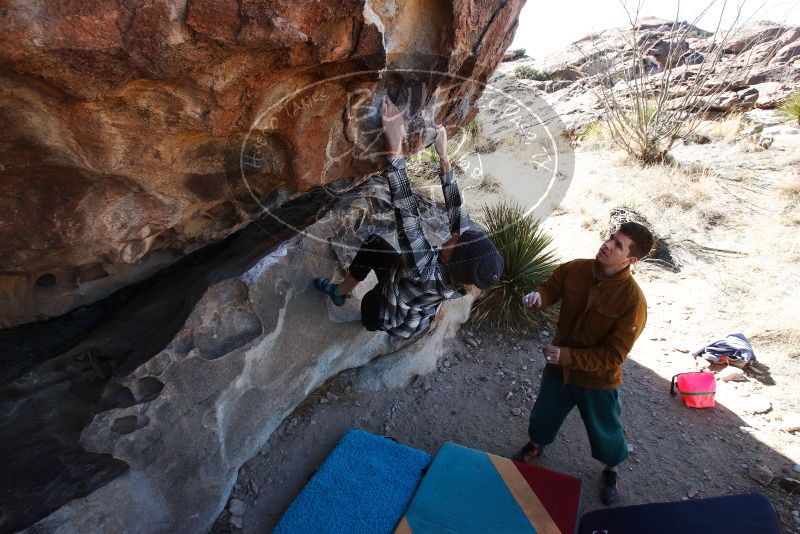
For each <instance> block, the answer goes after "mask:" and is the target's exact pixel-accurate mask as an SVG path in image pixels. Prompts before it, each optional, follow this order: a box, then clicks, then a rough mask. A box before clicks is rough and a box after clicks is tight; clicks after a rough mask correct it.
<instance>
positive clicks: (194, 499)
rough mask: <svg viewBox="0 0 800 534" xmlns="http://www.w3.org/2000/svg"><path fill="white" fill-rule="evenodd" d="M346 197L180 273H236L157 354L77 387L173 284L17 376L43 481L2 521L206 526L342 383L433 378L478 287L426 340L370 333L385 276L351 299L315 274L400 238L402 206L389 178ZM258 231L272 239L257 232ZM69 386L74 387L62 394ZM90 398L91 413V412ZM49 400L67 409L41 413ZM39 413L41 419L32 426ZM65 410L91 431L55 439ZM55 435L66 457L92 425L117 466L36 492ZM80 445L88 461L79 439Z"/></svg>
mask: <svg viewBox="0 0 800 534" xmlns="http://www.w3.org/2000/svg"><path fill="white" fill-rule="evenodd" d="M335 196H336V197H337V198H336V200H335V201H334V203H333V205H332V206H331V207H330V209H329V210H328V211H326V212H324V215H323V216H322V217H321V218H319V219H318V220H317V221H316V222H314V223H313V224H311V225H310V226H307V227H305V228H304V229H303V230H302V231H301V232H300V233H298V234H296V235H295V236H294V237H292V238H290V239H288V240H285V241H283V242H282V243H281V244H280V245H279V246H278V247H277V248H274V249H273V250H272V251H271V252H269V253H268V254H264V255H260V256H254V257H253V258H251V259H250V260H249V261H248V262H247V263H246V264H244V268H241V266H242V264H241V254H232V253H230V254H228V253H223V254H221V257H220V258H217V259H215V260H213V261H207V262H205V263H204V264H202V265H200V266H198V267H197V268H193V269H190V270H189V271H188V272H185V273H177V275H176V279H181V280H190V279H192V278H193V277H194V278H198V277H199V276H200V274H201V271H197V270H195V269H203V268H205V266H206V265H208V264H212V265H213V267H212V269H213V271H214V272H224V273H227V274H226V276H225V277H224V278H223V279H221V280H218V281H216V282H214V283H212V284H211V285H210V286H208V287H207V288H206V289H205V290H204V291H202V292H201V296H200V297H199V299H198V300H197V302H196V303H194V304H193V305H192V306H191V311H190V313H189V314H188V316H187V317H185V319H184V320H183V322H182V326H180V327H179V328H178V330H177V332H176V333H175V334H174V335H173V336H172V339H171V340H170V341H169V342H168V343H167V344H166V346H164V347H163V348H162V349H161V350H159V351H157V352H156V353H155V354H150V355H148V356H147V357H146V358H142V359H141V360H142V361H141V362H139V363H136V362H128V364H131V363H132V365H127V366H126V365H121V366H119V369H120V372H112V373H110V374H111V376H110V377H109V376H106V377H105V378H99V377H93V378H92V381H91V382H89V383H87V384H86V385H85V386H84V387H82V388H78V387H76V384H79V383H80V382H79V380H78V377H77V374H78V371H77V370H76V369H74V367H71V362H72V361H73V360H74V357H75V355H77V354H83V353H85V351H87V350H88V349H89V348H91V350H92V351H93V352H94V355H95V356H94V360H97V359H98V358H97V355H99V354H101V353H103V352H104V351H105V352H113V351H114V350H115V347H116V346H117V345H116V344H118V339H117V338H118V337H126V336H130V335H132V333H131V331H130V330H129V331H128V332H127V333H126V331H125V330H124V329H125V328H128V329H131V328H136V325H137V323H139V322H141V318H142V314H141V313H140V312H144V313H146V312H147V311H149V310H150V309H151V308H150V306H152V303H150V304H147V303H148V301H152V300H155V301H158V300H159V298H160V297H159V296H158V293H157V292H156V291H157V290H158V287H156V288H154V290H153V292H156V293H155V296H154V295H153V294H151V295H150V297H149V298H148V299H141V300H142V302H144V303H145V304H144V306H145V308H144V309H143V310H140V309H133V310H130V309H129V310H125V311H121V312H119V313H118V315H119V320H118V322H117V323H116V326H111V327H109V328H101V329H100V330H99V331H97V332H94V333H93V334H92V335H91V336H89V337H88V338H87V339H85V340H84V341H83V342H82V343H80V344H79V345H78V346H77V347H75V348H74V349H72V350H70V351H68V352H67V353H65V354H63V355H61V356H59V357H57V358H55V359H51V360H50V361H48V362H45V363H44V364H42V365H40V366H39V367H37V368H35V369H32V370H31V371H30V372H28V373H26V374H25V375H24V376H22V377H20V378H19V379H18V380H16V381H15V382H14V383H12V384H11V385H10V387H9V388H8V389H6V390H5V391H4V392H3V397H2V398H4V399H5V401H6V402H7V403H9V405H12V404H13V405H15V406H17V407H18V409H16V410H13V411H8V412H3V413H2V414H0V415H2V418H0V423H2V425H3V428H4V429H8V432H9V436H11V435H17V434H20V435H25V440H27V442H29V443H31V444H32V445H34V447H33V448H32V449H31V450H27V449H20V448H14V447H12V444H11V443H5V444H4V445H3V446H4V447H5V448H4V449H3V450H2V452H3V453H4V454H3V455H4V462H5V465H6V467H7V468H8V469H9V473H12V472H13V473H17V472H20V471H21V472H22V473H24V474H25V476H28V477H31V479H30V482H28V483H27V485H24V486H22V487H20V488H19V491H18V494H17V495H16V496H15V499H16V500H15V501H14V503H16V506H14V507H13V508H9V509H0V512H1V513H0V529H3V530H5V529H6V528H8V527H10V526H14V527H16V528H19V527H21V526H27V525H29V524H30V523H31V521H32V520H36V519H40V518H41V517H42V516H44V515H46V514H47V513H48V512H50V511H52V510H48V509H42V508H41V507H42V506H45V504H46V505H47V506H49V507H50V508H51V509H55V510H54V511H53V513H51V514H50V515H48V516H47V517H45V518H43V519H41V520H40V521H39V522H38V523H37V524H36V525H35V526H34V527H33V528H32V529H31V532H64V533H82V532H98V533H100V532H107V533H117V532H127V533H157V532H175V533H182V532H185V533H195V532H203V531H205V530H206V529H208V528H209V526H210V525H211V524H212V522H213V521H214V519H215V518H216V517H217V515H218V514H219V513H220V512H221V511H222V509H223V507H224V505H225V502H226V500H227V498H228V495H229V493H230V491H231V489H232V487H233V484H234V482H235V480H236V476H237V472H238V470H239V468H240V467H241V466H242V464H243V463H244V462H245V461H247V460H248V459H250V458H251V457H252V456H253V455H254V454H256V452H257V451H258V450H259V449H260V448H261V447H262V446H263V445H264V443H265V442H266V440H267V439H268V438H269V436H270V434H271V433H272V432H273V431H274V430H275V428H276V427H277V426H278V425H279V424H280V423H281V421H282V420H283V419H284V418H285V417H286V416H287V415H289V414H290V413H291V412H292V411H293V410H294V409H295V408H296V407H297V406H298V404H300V403H301V402H302V401H303V400H304V399H305V398H306V397H307V396H308V395H309V393H311V392H312V391H313V390H314V389H316V388H318V387H319V386H321V385H323V384H324V383H325V381H326V380H328V379H329V378H331V377H332V376H334V375H336V374H337V373H339V372H341V371H343V370H345V369H350V368H356V367H361V366H364V365H365V364H368V363H369V362H370V361H371V360H373V359H375V358H376V357H379V356H383V358H380V359H379V360H378V362H377V363H376V364H375V365H374V367H367V368H366V369H365V370H364V371H363V373H362V374H363V379H362V380H361V382H362V384H363V387H371V388H385V387H396V386H402V385H404V384H407V383H408V382H409V381H410V380H411V379H412V378H413V377H414V376H415V375H417V374H425V373H429V372H431V371H433V370H434V369H435V367H436V361H437V359H438V358H440V357H441V356H442V355H443V354H444V351H445V348H444V346H443V345H444V343H445V342H446V341H447V340H448V339H449V338H450V337H451V336H452V335H454V333H455V331H456V329H457V327H458V325H459V324H460V323H462V322H464V321H465V320H466V319H467V317H468V315H469V310H470V307H471V302H472V296H471V295H467V296H465V297H462V298H459V299H455V300H451V301H447V302H445V303H444V304H443V305H442V306H441V308H440V310H439V313H438V314H437V317H436V319H435V321H434V322H433V324H432V326H431V328H430V329H429V330H428V331H427V332H426V333H425V334H423V335H421V336H420V337H418V338H416V339H412V340H406V341H397V340H394V339H393V338H391V337H390V336H388V335H387V334H385V333H382V332H367V331H366V330H364V328H363V327H362V325H361V322H360V312H359V310H360V298H361V297H362V296H363V295H364V293H365V292H366V291H367V290H368V289H369V288H370V287H371V286H372V285H374V283H375V282H376V280H375V278H374V275H372V274H371V275H370V278H368V279H367V280H366V281H365V283H363V284H362V285H360V286H359V288H358V291H357V292H356V293H355V298H352V299H349V300H348V302H347V304H346V305H345V306H344V307H342V308H337V307H335V306H333V305H332V303H331V302H330V301H329V299H328V298H326V297H324V296H323V295H321V294H320V293H319V292H318V291H316V290H315V289H314V287H313V284H312V283H311V280H312V278H313V277H315V276H318V275H327V276H342V274H343V270H342V268H343V267H344V266H346V265H347V264H348V263H349V262H350V260H351V259H352V258H353V256H354V255H355V253H356V251H357V248H358V246H359V244H360V243H361V241H362V240H363V239H364V238H365V237H366V236H367V235H369V234H370V233H379V234H381V235H383V236H384V237H385V238H386V239H387V240H389V241H390V242H392V243H393V244H394V245H395V246H397V238H396V233H395V230H394V228H395V227H394V211H393V209H392V208H391V204H390V202H389V192H388V187H387V185H386V182H385V180H384V179H382V178H374V179H371V180H368V181H367V182H365V183H364V184H362V185H361V186H359V187H358V188H356V189H353V190H350V191H347V192H345V193H336V195H335ZM420 203H421V206H422V210H421V214H422V219H423V226H424V228H425V230H426V234H427V235H428V237H429V239H430V240H431V242H432V243H434V244H437V245H438V244H440V243H441V242H442V241H443V240H444V239H446V238H447V237H448V236H449V230H448V227H447V217H446V214H445V213H443V212H442V211H441V210H440V209H439V208H437V207H436V206H434V205H433V204H432V203H431V202H430V201H428V200H426V199H425V198H423V197H420ZM249 230H255V231H256V232H255V234H254V235H256V236H257V235H259V234H258V230H259V228H258V227H257V226H256V227H255V228H248V231H249ZM250 243H252V241H251V242H250ZM250 243H247V244H248V245H249V244H250ZM175 290H176V294H175V295H169V296H168V298H170V299H173V298H175V297H177V296H183V297H184V298H188V297H187V296H186V293H187V292H186V291H184V290H183V288H181V287H177V288H175ZM166 291H170V290H169V289H167V290H166ZM151 293H152V292H151ZM161 298H165V297H161ZM161 304H162V305H163V303H161ZM137 314H138V315H137ZM158 328H159V325H158V324H157V323H155V322H154V321H152V322H151V324H150V325H149V328H148V329H147V330H145V331H146V332H148V334H149V335H150V336H155V335H156V333H157V330H158ZM100 364H102V362H100ZM88 367H90V366H88ZM100 367H102V365H100ZM126 367H131V368H130V370H129V371H128V370H127V369H126ZM86 373H91V369H87V370H86ZM102 380H106V382H104V383H103V385H102V387H100V391H101V392H102V393H101V394H98V395H95V396H94V397H92V396H91V392H92V388H91V387H90V384H94V386H95V388H97V387H99V386H98V385H97V382H98V381H102ZM65 381H69V382H72V384H73V387H72V388H70V387H66V388H61V387H55V385H58V384H63V383H65ZM92 399H93V400H92ZM87 402H90V403H92V405H91V406H89V407H88V408H86V409H87V410H88V412H86V411H84V412H79V408H80V407H81V406H84V405H85V404H86V403H87ZM37 403H38V405H39V406H41V405H43V404H45V403H46V404H49V405H53V406H54V408H53V409H50V410H46V411H41V410H36V407H37ZM55 405H58V407H57V408H56V407H55ZM70 406H72V408H70ZM29 409H33V410H34V411H35V412H34V413H35V414H36V417H37V418H38V419H37V421H38V422H35V423H34V422H32V421H31V417H30V416H31V412H29V411H28V410H29ZM65 414H69V415H70V418H71V419H73V420H76V421H77V424H78V425H81V423H80V421H81V419H82V418H84V419H85V421H86V423H84V425H85V426H84V427H83V428H82V430H81V428H80V426H78V427H77V428H78V431H75V430H74V427H73V432H72V434H70V435H66V433H61V434H58V435H54V430H53V427H57V426H58V424H59V421H60V419H61V418H62V417H64V416H65ZM20 429H26V432H22V431H20ZM43 432H49V434H47V436H48V437H49V441H55V442H58V441H60V442H61V444H60V446H59V445H54V446H53V447H52V450H49V453H50V454H52V455H53V456H54V457H63V456H67V455H66V454H65V453H64V450H65V448H66V447H67V446H68V445H69V444H70V443H71V442H73V441H76V440H77V438H78V432H79V435H80V443H79V445H80V447H82V448H84V449H85V450H86V452H82V454H84V455H85V454H87V453H89V454H91V455H92V456H91V458H94V459H95V462H96V463H98V462H99V463H103V466H104V469H103V470H100V469H92V468H91V463H90V462H89V461H87V460H83V461H81V462H79V463H78V464H76V465H71V464H68V463H67V464H65V465H63V466H59V467H58V469H60V471H59V472H56V473H52V479H51V480H49V481H47V482H45V481H41V480H40V481H39V486H41V487H31V486H34V485H35V483H34V482H33V477H32V476H31V473H32V472H33V471H34V470H35V469H36V466H37V465H38V464H37V462H41V461H42V459H41V455H40V453H39V449H37V448H36V447H38V446H39V445H38V444H39V443H41V442H42V441H43V440H42V437H43V434H42V433H43ZM12 441H13V440H12ZM23 441H24V440H23ZM69 446H70V447H72V448H71V450H72V451H73V452H72V453H71V454H72V456H77V455H78V453H79V452H80V451H78V444H77V443H73V444H72V445H69ZM111 459H113V462H112V461H111ZM100 460H103V461H102V462H100ZM25 461H27V462H28V467H25V466H24V465H23V463H24V462H25ZM25 491H28V492H29V493H27V494H26V493H25ZM45 501H49V502H47V503H45ZM36 506H40V508H39V509H38V510H35V509H32V508H35V507H36ZM37 514H38V517H37Z"/></svg>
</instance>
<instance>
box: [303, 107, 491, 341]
mask: <svg viewBox="0 0 800 534" xmlns="http://www.w3.org/2000/svg"><path fill="white" fill-rule="evenodd" d="M381 118H382V120H383V135H384V138H385V141H386V145H387V156H388V160H389V161H388V163H389V165H388V168H387V170H386V172H385V176H386V178H387V180H388V181H389V188H390V190H391V197H392V206H393V207H394V213H395V217H396V220H397V224H396V227H397V241H398V243H399V244H400V252H398V251H397V250H395V249H394V247H393V246H392V245H391V244H389V242H387V241H386V240H385V239H384V238H382V237H381V236H379V235H377V234H373V235H370V236H369V237H367V239H366V240H365V241H364V242H363V243H362V245H361V248H360V249H359V251H358V253H357V254H356V256H355V258H353V261H352V263H351V264H350V267H349V269H348V272H347V276H346V278H345V279H344V281H342V282H341V283H340V284H334V283H332V282H331V281H330V280H329V279H327V278H324V277H319V278H316V279H314V285H315V287H316V288H317V289H318V290H320V291H322V292H324V293H326V294H327V295H328V296H329V297H330V298H331V300H332V301H333V303H334V304H335V305H336V306H342V305H343V304H344V303H345V299H346V298H348V297H349V296H350V293H351V292H352V291H353V289H354V288H355V287H356V286H357V285H358V284H359V282H362V281H363V280H364V279H365V278H366V277H367V275H368V274H369V272H370V271H375V275H376V276H377V278H378V284H377V285H376V286H375V287H373V288H372V289H371V290H370V291H369V292H368V293H367V294H366V295H364V298H363V299H362V300H361V322H362V324H363V325H364V327H365V328H366V329H367V330H369V331H376V330H383V331H385V332H387V333H388V334H389V335H391V336H393V337H398V338H402V339H408V338H410V337H412V336H414V335H416V334H419V333H421V332H423V331H424V330H425V329H426V328H427V327H428V326H429V325H430V323H431V321H432V320H433V317H434V316H435V315H436V311H437V310H438V308H439V304H441V303H442V302H443V301H444V300H447V299H452V298H457V297H461V296H463V295H465V294H466V293H467V286H470V285H475V286H477V287H479V288H481V289H485V288H487V287H489V286H490V285H492V284H493V283H495V282H497V281H498V280H499V279H500V276H501V275H502V274H503V258H502V257H501V256H500V254H499V253H498V252H497V249H496V248H495V247H494V245H493V244H492V242H491V241H490V240H489V239H488V238H487V237H486V235H485V234H484V233H483V232H482V231H481V230H479V229H475V228H471V227H470V221H469V216H468V215H467V211H466V209H465V207H464V199H463V198H462V196H461V191H460V190H459V188H458V183H457V182H456V179H455V177H454V176H453V171H452V169H451V168H450V161H449V159H448V157H447V132H446V131H445V129H444V126H441V125H439V126H437V127H436V130H437V131H436V139H435V141H434V146H435V148H436V153H437V154H438V155H439V160H440V161H439V171H440V178H441V182H442V190H443V191H444V198H445V204H446V207H447V215H448V217H449V219H450V232H451V236H450V238H449V239H448V240H447V241H445V243H444V244H442V247H441V250H437V249H436V248H435V247H433V246H431V244H430V243H429V242H428V240H427V239H426V237H425V233H424V231H423V229H422V225H421V224H420V215H419V207H418V205H417V199H416V198H415V197H414V195H413V194H412V192H411V185H410V183H409V180H408V175H407V174H406V161H405V159H404V157H403V151H402V144H403V138H404V135H405V134H404V131H405V126H404V122H403V116H402V114H401V113H400V111H399V110H398V109H397V107H396V106H395V105H394V104H393V103H392V102H391V101H390V100H389V99H388V97H384V98H383V103H382V106H381Z"/></svg>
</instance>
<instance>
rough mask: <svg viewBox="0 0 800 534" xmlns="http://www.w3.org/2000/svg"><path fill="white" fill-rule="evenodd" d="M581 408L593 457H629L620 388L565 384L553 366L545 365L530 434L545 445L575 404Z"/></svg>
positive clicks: (609, 461) (608, 460) (614, 461)
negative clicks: (622, 418)
mask: <svg viewBox="0 0 800 534" xmlns="http://www.w3.org/2000/svg"><path fill="white" fill-rule="evenodd" d="M576 405H577V406H578V410H579V411H580V412H581V418H582V419H583V424H584V426H586V433H587V434H588V435H589V444H590V445H591V447H592V457H593V458H595V459H596V460H599V461H601V462H603V463H604V464H605V465H608V466H615V465H618V464H620V463H622V461H623V460H625V458H627V457H628V444H627V443H625V436H624V434H623V432H622V424H621V423H620V421H619V416H620V414H621V413H622V408H621V407H620V405H619V389H618V388H614V389H589V388H581V387H578V386H573V385H570V384H564V379H563V377H562V376H561V374H560V373H559V372H558V371H556V370H555V369H554V368H553V366H550V365H548V366H545V368H544V372H543V373H542V385H541V387H540V388H539V396H538V397H537V398H536V404H534V406H533V410H532V411H531V419H530V425H529V426H528V435H529V436H530V438H531V441H532V442H534V443H537V444H539V445H541V446H545V445H549V444H551V443H553V441H554V440H555V439H556V434H558V430H559V429H560V428H561V425H562V423H563V422H564V419H566V417H567V415H568V414H569V412H571V411H572V408H573V407H575V406H576Z"/></svg>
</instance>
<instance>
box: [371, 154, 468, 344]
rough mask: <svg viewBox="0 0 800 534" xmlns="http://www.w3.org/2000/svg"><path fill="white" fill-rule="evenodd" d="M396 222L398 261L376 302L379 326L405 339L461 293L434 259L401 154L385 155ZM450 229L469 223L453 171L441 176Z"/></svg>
mask: <svg viewBox="0 0 800 534" xmlns="http://www.w3.org/2000/svg"><path fill="white" fill-rule="evenodd" d="M386 177H387V179H388V181H389V189H390V190H391V194H392V206H393V207H394V213H395V219H396V221H397V240H398V242H399V244H400V256H401V259H400V261H399V262H398V263H397V264H396V265H395V266H394V267H393V268H392V270H391V272H390V273H389V277H388V279H387V282H386V284H385V286H384V293H383V299H382V304H381V310H380V313H381V318H382V327H381V330H384V331H385V332H387V333H389V334H390V335H392V336H394V337H399V338H403V339H408V338H410V337H412V336H413V335H415V334H418V333H420V332H422V331H424V330H425V329H426V328H428V326H429V325H430V323H431V320H432V319H433V317H434V315H436V311H437V310H438V309H439V304H441V303H442V302H443V301H444V300H447V299H450V298H456V297H460V296H462V295H463V293H461V292H459V291H458V290H457V288H455V287H453V286H452V285H450V283H449V280H448V277H447V274H446V273H445V272H444V269H443V265H442V264H441V262H440V260H439V250H438V249H436V248H434V247H433V246H432V245H431V244H430V243H429V242H428V240H427V239H426V237H425V232H424V231H423V229H422V224H420V220H419V218H420V216H419V206H418V203H417V199H416V198H415V197H414V195H413V193H412V191H411V184H410V183H409V180H408V174H407V173H406V161H405V159H404V158H402V157H394V158H389V167H388V169H387V171H386ZM440 178H441V181H442V191H443V192H444V200H445V205H446V207H447V216H448V219H449V221H450V232H451V233H459V234H461V233H463V232H465V231H466V230H467V229H468V228H469V215H468V214H467V210H466V208H465V207H464V199H463V197H462V196H461V191H460V190H459V188H458V182H457V181H456V179H455V176H454V175H453V171H452V170H450V171H449V172H447V173H445V174H443V175H442V176H441V177H440Z"/></svg>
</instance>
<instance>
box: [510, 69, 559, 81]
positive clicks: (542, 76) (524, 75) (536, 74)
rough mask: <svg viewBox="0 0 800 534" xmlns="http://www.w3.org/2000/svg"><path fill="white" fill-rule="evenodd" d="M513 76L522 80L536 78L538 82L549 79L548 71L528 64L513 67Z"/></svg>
mask: <svg viewBox="0 0 800 534" xmlns="http://www.w3.org/2000/svg"><path fill="white" fill-rule="evenodd" d="M514 77H515V78H520V79H523V80H536V81H538V82H543V81H545V80H549V79H550V73H549V72H547V71H543V70H539V69H535V68H533V67H531V66H529V65H520V66H519V67H517V68H516V69H514Z"/></svg>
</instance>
